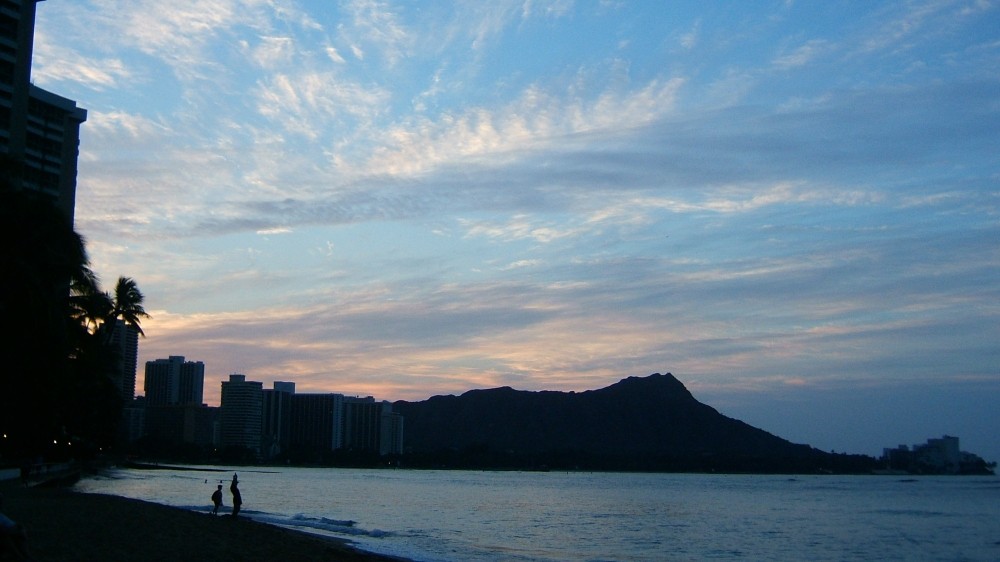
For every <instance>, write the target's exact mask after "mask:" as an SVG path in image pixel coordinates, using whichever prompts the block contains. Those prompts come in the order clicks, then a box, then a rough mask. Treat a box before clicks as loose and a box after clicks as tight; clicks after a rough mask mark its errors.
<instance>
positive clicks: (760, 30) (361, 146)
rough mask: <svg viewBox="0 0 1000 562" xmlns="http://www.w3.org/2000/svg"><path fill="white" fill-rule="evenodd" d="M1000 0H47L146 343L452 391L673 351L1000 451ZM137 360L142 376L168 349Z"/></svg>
mask: <svg viewBox="0 0 1000 562" xmlns="http://www.w3.org/2000/svg"><path fill="white" fill-rule="evenodd" d="M998 70H1000V6H998V5H997V3H996V2H992V1H986V0H979V1H975V0H929V1H911V2H885V3H879V2H865V3H859V2H793V1H779V2H732V3H723V2H716V3H711V2H709V3H705V2H624V1H622V2H618V1H610V0H609V1H598V2H574V1H568V0H567V1H552V2H539V1H535V2H532V1H516V2H515V1H511V2H507V1H503V0H496V1H492V2H478V1H473V2H379V1H373V0H355V1H344V2H334V1H332V0H331V1H323V2H320V1H309V2H307V1H300V2H291V1H288V2H282V1H272V0H216V1H213V2H201V1H194V0H176V1H174V2H168V3H164V2H161V1H155V2H154V1H152V0H148V1H147V0H129V1H124V0H86V1H85V0H81V1H74V2H66V1H59V0H51V1H49V2H44V3H40V4H39V7H38V20H37V24H36V36H35V53H34V63H33V69H32V77H33V80H34V82H35V83H37V84H38V85H40V86H42V87H45V88H47V89H50V90H52V91H54V92H57V93H59V94H61V95H63V96H66V97H69V98H71V99H75V100H77V101H78V103H79V104H80V105H81V106H82V107H85V108H86V109H87V110H88V111H89V118H88V121H87V122H86V123H85V125H84V127H83V131H82V141H81V148H80V150H81V153H80V173H79V182H78V183H79V186H78V193H77V216H76V224H77V229H78V230H79V231H80V232H81V233H82V234H84V236H85V237H86V239H87V241H88V249H89V251H90V254H91V258H92V261H93V266H94V268H95V270H96V271H97V272H98V273H99V274H101V276H102V278H103V279H104V282H105V284H106V285H108V286H110V285H111V284H112V283H113V282H114V279H115V278H117V276H119V275H127V276H130V277H133V278H135V279H136V280H137V282H138V283H139V286H140V287H141V288H142V290H143V291H144V292H145V294H146V297H147V305H148V306H147V308H148V310H149V311H150V312H151V313H152V315H153V318H151V319H149V320H147V321H146V322H145V323H144V324H143V327H144V329H145V330H146V332H147V334H148V338H146V339H145V340H143V341H142V342H141V344H140V348H141V351H140V371H141V363H143V362H145V361H146V360H152V359H155V358H159V357H165V356H167V355H184V356H186V357H187V358H188V359H191V360H200V361H204V362H205V364H206V389H205V390H206V392H205V393H206V400H207V401H208V402H209V403H210V404H217V403H218V393H219V382H220V381H221V380H223V379H225V378H227V377H228V374H230V373H234V372H238V373H244V374H246V375H247V376H248V377H249V378H250V379H251V380H261V381H264V382H265V384H266V385H267V386H268V387H269V386H270V383H271V382H272V381H275V380H292V381H295V382H296V383H297V388H298V390H299V391H302V392H321V391H330V392H343V393H347V394H361V395H374V396H376V397H377V398H380V399H388V400H397V399H406V400H422V399H425V398H427V397H429V396H432V395H435V394H458V393H461V392H464V391H466V390H469V389H473V388H489V387H496V386H503V385H509V386H513V387H514V388H518V389H523V390H542V389H546V390H566V391H568V390H578V391H579V390H586V389H593V388H600V387H603V386H607V385H609V384H611V383H614V382H616V381H617V380H619V379H621V378H624V377H627V376H644V375H648V374H650V373H654V372H671V373H673V374H674V375H675V376H677V377H678V378H679V379H680V380H681V381H682V382H683V383H684V384H685V385H686V386H687V387H688V388H689V389H690V390H691V391H692V392H693V393H694V395H695V397H697V398H698V399H700V400H701V401H703V402H705V403H707V404H709V405H712V406H713V407H715V408H717V409H718V410H720V411H721V412H722V413H724V414H726V415H729V416H732V417H736V418H739V419H742V420H744V421H747V422H748V423H751V424H752V425H756V426H758V427H761V428H763V429H766V430H768V431H770V432H772V433H775V434H777V435H780V436H782V437H785V438H787V439H790V440H792V441H795V442H803V443H809V444H811V445H814V446H817V447H819V448H822V449H825V450H831V449H833V450H837V451H849V452H858V453H866V454H878V453H880V452H881V448H882V447H884V446H895V445H898V444H900V443H906V444H913V443H917V442H923V441H924V440H925V439H927V438H929V437H937V436H940V435H941V434H945V433H947V434H952V435H958V436H959V437H961V438H962V445H963V448H964V449H966V450H970V451H972V452H977V453H979V454H982V455H983V456H985V457H987V458H990V459H992V460H1000V443H998V442H997V439H996V436H997V435H1000V414H998V413H997V410H998V409H997V408H996V406H995V405H996V404H997V403H998V402H1000V344H998V341H1000V337H998V336H1000V220H998V211H1000V158H998V156H997V154H998V152H1000V151H998V149H1000V135H998V131H1000V72H998ZM138 388H142V383H141V373H140V381H139V384H138Z"/></svg>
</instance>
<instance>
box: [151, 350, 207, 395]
mask: <svg viewBox="0 0 1000 562" xmlns="http://www.w3.org/2000/svg"><path fill="white" fill-rule="evenodd" d="M145 391H146V405H147V406H175V405H193V406H200V405H201V403H202V398H203V396H204V391H205V364H204V363H202V362H201V361H185V360H184V356H183V355H171V356H170V357H169V358H167V359H156V360H154V361H146V381H145Z"/></svg>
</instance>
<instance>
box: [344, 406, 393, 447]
mask: <svg viewBox="0 0 1000 562" xmlns="http://www.w3.org/2000/svg"><path fill="white" fill-rule="evenodd" d="M391 412H392V404H390V403H388V402H376V401H375V399H374V398H372V397H371V396H368V397H367V398H346V399H345V400H344V421H343V427H344V443H343V446H342V448H344V449H347V450H348V451H358V452H376V453H377V452H379V450H380V447H379V438H380V437H381V436H382V419H383V415H384V414H387V413H391Z"/></svg>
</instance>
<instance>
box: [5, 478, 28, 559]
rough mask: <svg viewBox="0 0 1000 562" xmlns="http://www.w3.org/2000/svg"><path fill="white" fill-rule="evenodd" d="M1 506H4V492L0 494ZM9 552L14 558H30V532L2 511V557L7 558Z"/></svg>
mask: <svg viewBox="0 0 1000 562" xmlns="http://www.w3.org/2000/svg"><path fill="white" fill-rule="evenodd" d="M0 508H3V494H0ZM7 552H10V553H11V554H13V557H14V560H30V559H31V557H30V556H28V533H27V532H25V530H24V526H23V525H21V524H20V523H15V522H14V520H13V519H11V518H10V517H7V516H6V515H4V514H3V512H0V557H3V559H5V560H6V559H7V554H6V553H7Z"/></svg>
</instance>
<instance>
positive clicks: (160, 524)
mask: <svg viewBox="0 0 1000 562" xmlns="http://www.w3.org/2000/svg"><path fill="white" fill-rule="evenodd" d="M0 492H2V493H3V498H4V499H3V512H4V513H5V514H6V515H7V516H8V517H10V518H11V519H13V520H15V521H17V522H19V523H22V524H24V526H25V527H26V528H27V531H28V544H29V548H30V551H31V555H32V559H33V560H38V561H52V562H57V561H58V562H71V561H77V560H79V561H88V562H90V561H106V562H115V561H129V562H142V561H147V560H162V561H171V562H174V561H181V560H211V561H213V562H224V561H238V560H239V561H242V560H246V561H258V560H259V561H268V562H273V561H289V562H291V561H299V560H310V561H312V560H317V561H318V560H331V561H335V560H346V561H356V562H362V561H365V562H367V561H388V560H396V559H393V558H387V557H383V556H377V555H373V554H368V553H364V552H360V551H357V550H354V549H352V548H350V547H349V546H348V545H347V544H345V543H341V542H336V541H332V540H327V539H324V538H319V537H314V536H311V535H307V534H304V533H297V532H294V531H289V530H287V529H283V528H280V527H274V526H271V525H265V524H263V523H255V522H253V521H250V520H248V519H244V518H239V519H236V520H234V519H232V518H231V517H229V516H222V515H220V516H212V515H209V514H206V513H194V512H191V511H185V510H182V509H178V508H173V507H168V506H163V505H158V504H153V503H147V502H143V501H138V500H132V499H127V498H120V497H117V496H105V495H98V494H78V493H74V492H70V491H68V490H66V489H61V488H37V487H36V488H27V489H25V488H24V487H23V486H21V484H20V482H19V481H18V480H8V481H3V482H0ZM0 559H4V560H6V558H3V557H2V556H0Z"/></svg>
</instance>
